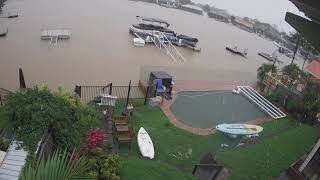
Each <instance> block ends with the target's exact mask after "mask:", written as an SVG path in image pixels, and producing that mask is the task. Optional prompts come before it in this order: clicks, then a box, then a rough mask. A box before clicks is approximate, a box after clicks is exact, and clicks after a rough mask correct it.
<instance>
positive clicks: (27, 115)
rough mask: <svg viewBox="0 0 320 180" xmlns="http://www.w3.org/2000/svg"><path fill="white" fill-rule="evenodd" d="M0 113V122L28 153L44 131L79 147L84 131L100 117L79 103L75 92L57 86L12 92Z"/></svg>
mask: <svg viewBox="0 0 320 180" xmlns="http://www.w3.org/2000/svg"><path fill="white" fill-rule="evenodd" d="M0 116H1V117H2V118H3V119H2V122H1V125H2V126H4V127H6V128H10V129H12V130H13V131H14V132H15V134H16V138H17V139H18V140H20V141H22V142H23V144H22V145H23V147H24V148H26V149H27V150H29V151H30V152H34V151H35V150H36V148H37V144H38V142H39V141H40V140H41V138H42V137H43V136H45V135H46V133H48V132H50V133H51V134H52V137H53V139H54V141H55V142H57V143H58V145H59V146H62V147H68V148H69V149H70V150H71V149H81V148H82V147H83V145H84V139H85V134H86V132H87V131H88V130H89V129H91V128H93V127H99V126H100V125H101V119H102V114H101V113H99V112H98V111H97V110H95V109H94V108H93V107H89V106H86V105H85V104H83V103H81V101H80V99H79V97H78V96H77V95H76V94H74V93H64V92H63V90H62V89H61V88H60V89H59V91H58V92H52V91H50V90H49V89H48V88H47V87H44V88H41V89H40V88H38V87H35V88H33V89H28V90H25V91H18V92H16V93H15V94H13V95H12V96H10V97H9V99H8V101H7V103H6V104H5V105H4V107H3V109H2V110H1V113H0ZM29 154H30V155H34V153H29Z"/></svg>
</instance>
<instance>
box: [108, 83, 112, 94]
mask: <svg viewBox="0 0 320 180" xmlns="http://www.w3.org/2000/svg"><path fill="white" fill-rule="evenodd" d="M109 95H112V83H110V86H109Z"/></svg>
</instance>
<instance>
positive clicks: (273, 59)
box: [258, 52, 282, 63]
mask: <svg viewBox="0 0 320 180" xmlns="http://www.w3.org/2000/svg"><path fill="white" fill-rule="evenodd" d="M258 55H259V56H261V57H263V58H265V59H267V60H268V61H271V62H277V63H282V61H280V60H279V58H278V57H277V55H275V54H268V53H262V52H259V53H258Z"/></svg>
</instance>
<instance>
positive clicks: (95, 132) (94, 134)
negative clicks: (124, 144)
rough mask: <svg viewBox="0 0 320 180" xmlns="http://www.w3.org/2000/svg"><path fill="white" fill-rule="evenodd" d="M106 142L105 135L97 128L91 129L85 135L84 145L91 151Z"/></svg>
mask: <svg viewBox="0 0 320 180" xmlns="http://www.w3.org/2000/svg"><path fill="white" fill-rule="evenodd" d="M105 142H106V135H105V134H104V133H103V131H102V130H101V129H99V128H96V129H91V130H90V131H89V132H88V133H87V135H86V146H85V150H86V151H87V152H91V151H92V150H93V149H95V148H97V147H100V148H101V147H102V145H103V144H104V143H105Z"/></svg>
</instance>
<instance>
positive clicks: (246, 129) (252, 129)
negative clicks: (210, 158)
mask: <svg viewBox="0 0 320 180" xmlns="http://www.w3.org/2000/svg"><path fill="white" fill-rule="evenodd" d="M216 129H217V130H218V131H221V132H223V133H226V134H231V135H252V134H259V133H260V132H262V130H263V128H262V127H261V126H257V125H252V124H219V125H217V126H216Z"/></svg>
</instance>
